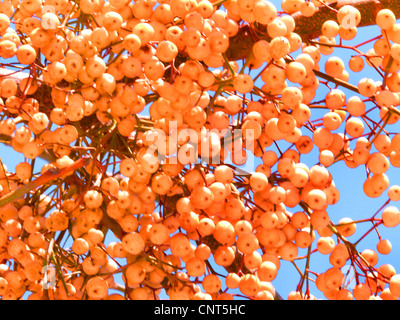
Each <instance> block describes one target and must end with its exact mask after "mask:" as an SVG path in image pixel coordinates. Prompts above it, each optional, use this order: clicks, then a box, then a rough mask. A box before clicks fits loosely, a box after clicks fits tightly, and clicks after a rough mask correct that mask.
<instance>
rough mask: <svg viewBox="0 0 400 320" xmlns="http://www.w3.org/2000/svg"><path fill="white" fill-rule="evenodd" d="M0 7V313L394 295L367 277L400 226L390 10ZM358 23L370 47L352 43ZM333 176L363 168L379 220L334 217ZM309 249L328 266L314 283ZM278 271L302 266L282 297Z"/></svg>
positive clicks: (373, 275)
mask: <svg viewBox="0 0 400 320" xmlns="http://www.w3.org/2000/svg"><path fill="white" fill-rule="evenodd" d="M0 12H1V13H0V33H1V39H0V56H1V58H2V59H3V60H2V62H3V63H2V68H1V69H0V70H1V82H0V88H1V92H0V95H1V99H2V103H1V105H0V117H1V118H0V135H1V142H2V143H4V144H8V145H9V146H11V148H12V150H13V152H16V153H19V154H22V155H23V157H24V160H23V161H22V162H19V163H15V170H14V168H10V165H8V168H7V166H6V165H5V164H4V161H5V160H8V159H10V157H11V156H10V153H9V150H10V148H9V149H8V151H4V152H2V154H1V158H2V160H3V161H1V162H0V222H1V228H0V297H1V298H2V299H108V300H110V299H132V300H134V299H158V298H160V297H161V296H163V297H167V298H170V299H221V300H223V299H237V298H238V297H240V298H248V299H257V300H260V299H313V298H315V295H316V292H313V291H310V287H311V284H312V283H315V284H316V290H319V292H320V293H322V294H323V295H324V296H325V297H326V298H327V299H339V300H342V299H398V297H400V274H397V273H396V270H395V265H392V264H381V263H378V258H379V256H381V255H387V254H389V253H390V251H391V248H392V247H391V242H390V239H387V238H385V237H382V236H381V233H380V231H381V230H383V229H386V228H393V227H396V226H398V224H399V223H400V212H399V209H398V207H396V203H395V202H396V201H399V200H400V187H399V186H398V185H396V181H395V180H393V179H391V178H392V177H390V175H389V173H388V172H389V170H391V169H393V167H399V166H400V133H397V132H396V130H398V129H399V124H398V123H399V121H398V120H399V115H400V110H399V109H398V107H397V106H398V105H399V104H400V94H399V93H400V74H399V70H400V24H397V23H396V19H397V18H398V17H399V16H400V7H399V2H398V1H395V0H387V1H377V0H358V1H350V0H347V1H339V2H338V3H332V1H322V0H312V1H305V0H283V1H282V2H277V3H275V4H274V3H272V2H270V1H266V0H221V1H215V2H213V1H210V0H198V1H197V0H162V1H161V0H160V1H156V0H138V1H134V2H133V1H130V0H109V1H108V2H107V1H104V0H80V1H68V0H46V1H42V0H29V1H28V0H22V1H20V0H5V1H4V2H2V3H1V4H0ZM368 25H377V26H378V28H379V30H380V34H379V36H377V37H371V38H370V39H369V40H368V41H366V42H365V41H364V42H362V43H359V42H357V35H358V33H359V31H360V30H361V28H362V27H363V26H368ZM338 50H341V51H340V52H345V53H347V54H348V56H344V55H343V56H339V54H337V52H339V51H338ZM346 69H347V70H346ZM349 71H351V72H355V73H359V74H362V75H364V76H363V77H362V79H361V80H360V81H359V82H358V83H351V81H350V80H349V79H350V77H349ZM2 150H6V149H2ZM311 152H314V153H317V159H318V160H317V161H316V162H313V163H310V162H307V161H306V159H307V155H308V154H310V153H311ZM250 155H251V156H253V158H252V159H255V160H254V163H252V164H253V165H254V169H253V170H244V169H243V165H244V164H245V165H248V164H249V163H248V162H247V163H246V161H250ZM251 161H253V160H251ZM338 163H345V164H346V166H347V167H348V168H349V170H350V172H351V169H353V168H357V167H363V168H365V180H364V181H359V187H360V188H363V191H364V193H365V196H366V197H370V198H378V197H380V196H384V197H385V199H387V201H386V200H385V201H386V202H385V203H384V204H383V205H382V207H381V208H380V209H379V210H378V211H376V212H366V213H365V217H364V219H362V220H358V221H356V220H353V219H351V218H350V217H349V218H346V219H341V220H340V221H336V220H335V218H334V217H332V216H331V215H330V211H331V208H332V206H334V205H335V204H336V203H338V201H339V198H340V192H339V187H336V186H335V182H334V180H333V177H332V174H331V172H330V171H331V168H334V167H335V165H337V164H338ZM396 169H397V168H395V170H396ZM396 174H397V175H398V171H397V173H396ZM397 183H398V181H397ZM360 223H368V224H370V228H368V230H367V231H365V232H363V233H362V234H361V235H359V236H358V238H357V240H354V241H353V240H351V239H353V238H351V236H352V235H355V234H356V231H358V230H356V229H357V226H358V225H359V224H360ZM367 237H375V238H376V239H378V240H377V241H376V247H371V248H369V249H364V250H360V249H359V247H358V244H359V242H360V241H361V240H363V239H365V238H367ZM109 239H111V240H109ZM303 253H304V254H303ZM321 255H326V256H327V257H328V259H329V263H330V265H329V267H328V268H325V267H324V268H321V269H311V268H310V262H311V261H312V259H314V258H315V257H316V256H321ZM300 262H305V264H304V265H305V267H304V269H301V268H300V267H298V263H300ZM281 263H293V265H294V266H295V267H297V270H298V271H299V282H298V284H297V285H295V286H294V288H293V291H292V292H290V293H289V294H288V295H287V296H286V295H285V296H284V297H281V296H280V295H279V294H278V293H277V292H279V287H277V288H275V284H274V281H273V280H274V279H275V278H276V276H277V274H278V273H279V272H280V269H281ZM344 266H349V268H347V269H345V268H344ZM346 270H351V271H352V273H353V274H354V281H353V284H352V285H351V286H350V285H348V284H347V283H346V281H344V279H345V278H346V277H347V271H346ZM275 289H277V290H275Z"/></svg>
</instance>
